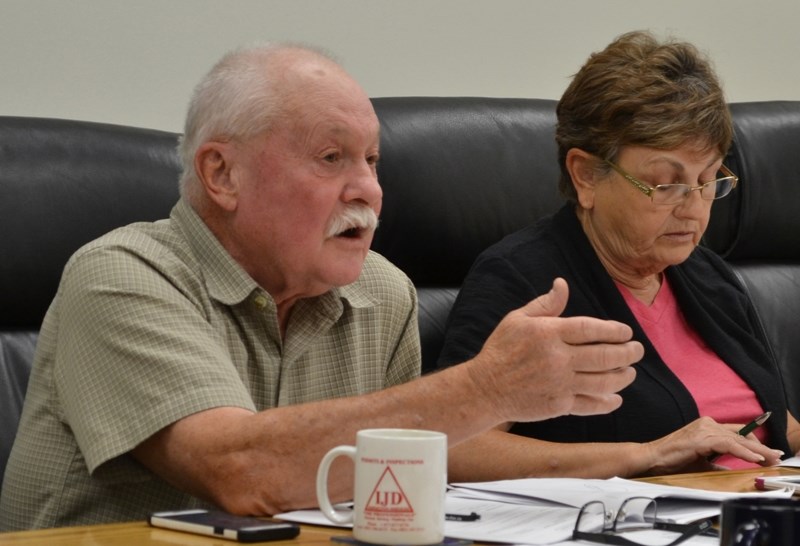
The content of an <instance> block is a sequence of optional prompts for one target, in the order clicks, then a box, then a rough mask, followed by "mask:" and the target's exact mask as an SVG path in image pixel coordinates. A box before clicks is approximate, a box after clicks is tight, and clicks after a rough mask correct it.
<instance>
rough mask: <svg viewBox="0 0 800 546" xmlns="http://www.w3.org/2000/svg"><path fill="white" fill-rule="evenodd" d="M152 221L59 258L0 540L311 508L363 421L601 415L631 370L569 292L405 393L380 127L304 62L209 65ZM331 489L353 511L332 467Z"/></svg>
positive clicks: (403, 297)
mask: <svg viewBox="0 0 800 546" xmlns="http://www.w3.org/2000/svg"><path fill="white" fill-rule="evenodd" d="M181 154H182V158H183V162H184V173H183V177H182V180H181V194H182V197H181V199H180V201H179V202H178V204H177V205H176V206H175V208H174V210H173V212H172V214H171V216H170V218H169V219H168V220H164V221H160V222H156V223H153V224H134V225H132V226H128V227H125V228H122V229H119V230H116V231H114V232H112V233H110V234H108V235H106V236H104V237H102V238H100V239H99V240H97V241H95V242H93V243H90V244H89V245H87V246H85V247H84V248H82V249H81V250H79V251H78V252H77V253H76V254H75V255H74V256H73V257H72V259H71V260H70V262H69V263H68V264H67V266H66V268H65V270H64V275H63V278H62V282H61V286H60V287H59V291H58V294H57V296H56V299H55V301H54V303H53V305H52V307H51V309H50V311H49V312H48V315H47V317H46V319H45V322H44V324H43V327H42V332H41V338H40V344H39V347H38V352H37V357H36V363H35V366H34V371H33V374H32V377H31V385H30V389H29V392H28V397H27V400H26V406H25V410H24V415H23V417H22V422H21V425H20V432H19V435H18V437H17V442H16V444H15V446H14V450H13V452H12V455H11V459H10V462H9V464H8V468H7V470H6V480H5V484H4V488H3V498H2V501H0V502H1V504H0V514H1V515H0V528H2V529H4V530H9V529H19V528H31V527H50V526H62V525H72V524H80V523H92V522H105V521H120V520H130V519H141V518H144V517H145V515H146V514H147V513H148V512H150V511H153V510H159V509H176V508H186V507H192V506H198V505H215V506H218V507H221V508H223V509H225V510H228V511H230V512H234V513H239V514H270V513H274V512H277V511H282V510H286V509H292V508H300V507H308V506H312V505H315V503H316V501H315V494H314V476H315V470H316V467H317V465H318V463H319V461H320V459H321V458H322V455H323V454H324V453H325V452H326V451H327V450H329V449H330V448H331V447H333V446H334V445H338V444H342V443H350V442H352V441H353V438H354V435H355V432H356V431H357V430H359V429H363V428H370V427H413V428H424V429H433V430H440V431H444V432H446V433H447V434H448V435H449V441H450V443H451V445H454V444H458V443H459V442H461V441H463V440H465V439H467V438H469V437H471V436H474V435H476V434H479V433H481V432H483V431H486V430H488V429H490V428H492V427H494V426H497V425H499V424H501V423H505V422H508V421H530V420H537V419H545V418H549V417H553V416H557V415H562V414H566V413H576V414H588V413H596V412H607V411H610V410H612V409H614V408H616V407H617V406H618V405H619V404H620V402H621V400H620V398H619V395H617V394H614V393H616V392H617V391H618V390H620V389H622V388H624V387H625V386H626V385H628V384H629V383H630V382H631V381H632V380H633V378H634V375H635V373H634V370H633V369H632V368H630V367H629V365H630V364H631V363H633V362H635V361H637V360H638V359H639V358H641V356H642V348H641V346H640V345H639V344H638V343H635V342H630V341H629V339H630V336H631V331H630V329H629V328H628V327H627V326H624V325H621V324H618V323H613V322H604V321H600V320H595V319H586V318H569V319H564V318H558V315H559V314H560V313H561V311H562V310H563V308H564V305H565V303H566V298H567V287H566V284H565V283H564V281H562V280H557V281H556V283H555V284H554V287H553V290H552V291H551V292H550V293H549V294H547V295H545V296H543V297H540V298H538V299H536V300H534V301H533V302H531V303H530V304H528V305H527V306H525V307H523V308H522V309H519V310H517V311H514V312H512V313H511V314H509V316H508V317H507V318H506V320H505V321H503V322H502V323H501V324H500V325H499V326H498V328H497V330H496V332H495V334H494V335H493V336H492V337H491V338H490V339H489V340H488V341H487V343H486V346H485V348H484V350H483V351H482V352H481V353H480V354H479V355H478V356H476V357H475V358H474V359H473V360H470V361H468V362H466V363H464V364H462V365H460V366H455V367H453V368H452V369H449V370H446V371H443V372H441V373H438V374H435V375H432V376H428V377H424V378H417V376H418V374H419V360H420V355H419V339H418V332H417V320H416V297H415V292H414V287H413V285H412V284H411V282H410V281H409V280H408V279H407V278H406V277H405V276H404V275H403V274H402V273H401V272H400V271H399V270H397V269H396V268H395V267H393V266H392V265H391V264H389V263H388V262H387V261H386V260H385V259H383V258H382V257H381V256H378V255H376V254H374V253H371V252H370V251H369V246H370V242H371V240H372V235H373V231H374V230H375V228H376V225H377V217H378V214H379V213H380V209H381V198H382V193H381V188H380V186H379V185H378V181H377V176H376V163H377V161H378V158H379V123H378V119H377V117H376V115H375V113H374V111H373V109H372V106H371V103H370V101H369V99H368V97H367V95H366V94H365V93H364V91H363V90H362V89H361V88H360V87H359V86H358V85H357V84H356V82H355V81H353V80H352V79H351V78H350V77H349V76H348V75H347V74H346V73H345V72H344V71H343V69H342V68H341V67H340V66H339V65H337V64H336V63H335V62H333V61H332V60H331V59H329V58H328V57H326V56H325V55H323V54H322V53H320V52H317V51H313V50H311V49H306V48H302V47H296V46H280V45H269V46H264V47H258V48H253V49H248V50H241V51H237V52H234V53H232V54H229V55H228V56H226V57H225V58H223V59H222V60H221V61H220V62H219V63H218V64H217V65H216V66H215V67H214V68H213V69H212V70H211V72H210V73H209V74H208V75H207V76H206V78H205V79H204V80H203V81H202V82H201V83H200V84H199V86H198V87H197V89H196V91H195V94H194V97H193V100H192V103H191V105H190V109H189V113H188V116H187V123H186V130H185V137H184V139H183V141H182V143H181ZM334 475H335V476H337V478H336V479H335V480H334V481H333V482H332V483H331V491H332V492H335V493H333V496H334V497H335V498H338V499H345V498H348V497H349V495H351V488H352V476H351V475H348V474H347V473H346V472H335V473H334Z"/></svg>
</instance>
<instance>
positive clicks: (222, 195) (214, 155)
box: [194, 142, 239, 212]
mask: <svg viewBox="0 0 800 546" xmlns="http://www.w3.org/2000/svg"><path fill="white" fill-rule="evenodd" d="M234 151H235V150H234V148H233V147H232V145H231V144H230V143H227V142H205V143H203V144H202V145H201V146H200V147H199V148H198V149H197V152H196V153H195V154H194V168H195V172H196V173H197V177H198V178H199V179H200V183H201V184H202V185H203V188H204V189H205V192H206V195H207V196H208V198H209V199H211V200H212V201H213V202H214V203H216V204H217V205H218V206H219V207H221V208H222V209H223V210H226V211H228V212H232V211H234V210H236V204H237V202H238V197H239V188H238V185H237V184H236V180H235V179H234V177H233V176H232V167H233V157H234Z"/></svg>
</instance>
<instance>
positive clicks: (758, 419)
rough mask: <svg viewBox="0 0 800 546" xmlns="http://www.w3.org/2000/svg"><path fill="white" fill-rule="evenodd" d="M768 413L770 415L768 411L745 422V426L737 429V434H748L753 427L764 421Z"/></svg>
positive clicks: (767, 417)
mask: <svg viewBox="0 0 800 546" xmlns="http://www.w3.org/2000/svg"><path fill="white" fill-rule="evenodd" d="M770 415H772V412H771V411H768V412H766V413H764V414H762V415H759V416H758V417H756V418H755V419H753V420H752V421H750V422H749V423H747V424H746V425H745V426H743V427H742V428H740V429H739V432H738V434H739V436H747V435H748V434H750V433H751V432H753V431H754V430H755V429H757V428H758V427H760V426H761V425H763V424H764V423H766V422H767V419H769V416H770Z"/></svg>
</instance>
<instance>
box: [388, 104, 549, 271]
mask: <svg viewBox="0 0 800 546" xmlns="http://www.w3.org/2000/svg"><path fill="white" fill-rule="evenodd" d="M373 104H374V106H375V110H376V112H377V114H378V117H379V118H380V123H381V160H380V162H379V165H378V179H379V181H380V183H381V186H382V187H383V191H384V204H383V211H382V213H381V225H380V227H379V228H378V231H377V232H376V235H375V240H374V242H373V249H375V250H376V251H378V252H380V253H381V254H383V255H384V256H386V257H387V258H388V259H389V260H391V261H392V262H394V263H395V264H396V265H397V266H398V267H400V268H401V269H402V270H403V271H405V272H406V274H407V275H409V277H410V278H411V279H412V280H413V281H414V282H415V283H416V284H417V285H433V286H436V285H439V286H442V285H444V286H460V284H461V281H462V279H463V277H464V275H465V274H466V272H467V271H468V269H469V267H470V266H471V265H472V262H473V261H474V260H475V258H476V257H477V256H478V254H479V253H480V252H481V251H482V250H484V249H485V248H486V247H488V246H490V245H491V244H493V243H494V242H496V241H498V240H500V239H501V238H502V237H503V236H505V235H507V234H509V233H512V232H514V231H516V230H518V229H520V228H522V227H524V226H525V225H527V224H529V223H531V222H532V221H535V220H537V219H538V218H540V217H542V216H544V215H546V214H550V213H552V212H555V211H556V210H557V209H558V208H559V207H560V206H561V205H562V204H563V202H564V200H563V198H562V197H561V196H560V195H559V193H558V176H559V169H558V158H557V151H556V144H555V105H556V102H555V101H552V100H538V99H493V98H469V97H465V98H452V97H448V98H437V97H396V98H378V99H374V100H373Z"/></svg>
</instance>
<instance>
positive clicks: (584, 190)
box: [566, 148, 598, 209]
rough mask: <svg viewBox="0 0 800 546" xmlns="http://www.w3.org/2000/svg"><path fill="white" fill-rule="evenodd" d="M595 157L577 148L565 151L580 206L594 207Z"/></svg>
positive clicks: (568, 169) (585, 207)
mask: <svg viewBox="0 0 800 546" xmlns="http://www.w3.org/2000/svg"><path fill="white" fill-rule="evenodd" d="M596 161H597V159H595V157H594V156H592V155H591V154H589V153H587V152H584V151H583V150H581V149H579V148H570V149H569V151H568V152H567V159H566V166H567V171H568V172H569V175H570V178H572V185H573V186H574V187H575V192H576V193H577V194H578V204H579V205H580V206H581V208H584V209H591V208H592V207H594V190H595V185H596V184H597V182H598V180H597V172H596V171H595V168H594V165H595V162H596Z"/></svg>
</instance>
